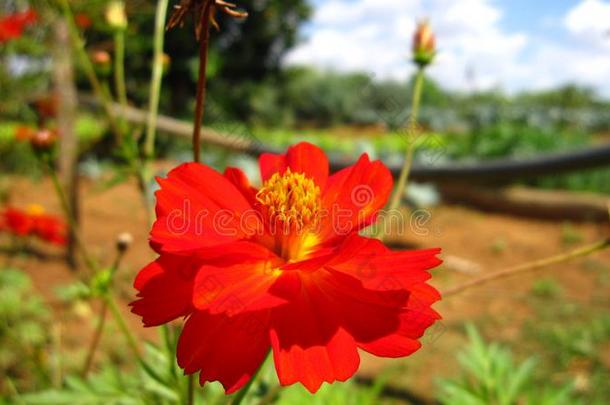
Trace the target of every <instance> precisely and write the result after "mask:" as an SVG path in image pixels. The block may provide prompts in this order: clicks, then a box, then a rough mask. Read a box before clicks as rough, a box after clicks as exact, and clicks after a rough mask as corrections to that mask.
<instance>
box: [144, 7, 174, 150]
mask: <svg viewBox="0 0 610 405" xmlns="http://www.w3.org/2000/svg"><path fill="white" fill-rule="evenodd" d="M168 3H169V0H159V1H158V2H157V11H156V17H155V36H154V43H153V49H154V53H153V60H152V78H151V80H150V95H149V101H148V118H147V120H146V140H145V143H144V157H145V158H146V160H151V159H152V158H153V157H154V156H155V134H156V127H157V115H158V114H159V98H160V94H161V82H162V79H163V42H164V39H165V35H164V34H165V19H166V17H167V7H168Z"/></svg>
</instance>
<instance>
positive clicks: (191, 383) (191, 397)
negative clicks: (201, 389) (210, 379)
mask: <svg viewBox="0 0 610 405" xmlns="http://www.w3.org/2000/svg"><path fill="white" fill-rule="evenodd" d="M186 394H187V395H186V403H187V404H188V405H193V404H194V403H195V374H189V376H188V385H187V393H186Z"/></svg>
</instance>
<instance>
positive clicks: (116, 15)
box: [106, 0, 127, 30]
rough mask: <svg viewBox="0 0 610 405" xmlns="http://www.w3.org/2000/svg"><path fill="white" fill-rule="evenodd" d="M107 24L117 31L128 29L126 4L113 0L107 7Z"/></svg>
mask: <svg viewBox="0 0 610 405" xmlns="http://www.w3.org/2000/svg"><path fill="white" fill-rule="evenodd" d="M106 22H107V23H108V25H110V26H111V27H112V28H114V29H116V30H124V29H125V28H127V15H126V14H125V3H124V2H123V1H121V0H113V1H111V2H110V3H109V4H108V6H107V7H106Z"/></svg>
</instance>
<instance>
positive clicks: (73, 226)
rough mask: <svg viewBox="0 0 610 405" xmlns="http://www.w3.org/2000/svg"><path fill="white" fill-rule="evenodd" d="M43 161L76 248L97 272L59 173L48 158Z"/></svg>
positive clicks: (88, 264) (43, 158) (91, 268)
mask: <svg viewBox="0 0 610 405" xmlns="http://www.w3.org/2000/svg"><path fill="white" fill-rule="evenodd" d="M41 159H42V161H43V163H45V165H46V167H47V171H48V172H49V176H50V177H51V181H52V182H53V187H54V188H55V193H56V194H57V196H58V198H59V201H60V204H61V208H62V210H63V212H64V216H65V217H66V220H67V221H68V226H69V227H70V231H71V232H72V234H73V235H74V239H75V242H76V247H77V248H78V250H79V251H80V253H81V255H82V256H83V259H84V260H85V264H86V265H87V267H88V268H89V269H90V270H91V271H93V272H96V271H97V270H98V266H97V264H96V263H95V261H94V260H93V259H92V258H91V256H90V255H89V252H88V251H87V248H86V246H85V244H84V243H83V239H82V237H81V234H80V232H79V229H78V224H77V223H76V219H75V218H74V215H72V210H71V209H70V204H69V203H68V198H67V197H66V193H64V190H63V187H62V186H61V183H60V181H59V178H58V177H57V173H55V169H54V168H53V165H52V164H51V162H49V158H48V156H46V157H42V158H41Z"/></svg>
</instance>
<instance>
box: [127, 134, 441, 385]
mask: <svg viewBox="0 0 610 405" xmlns="http://www.w3.org/2000/svg"><path fill="white" fill-rule="evenodd" d="M260 170H261V176H262V180H263V185H262V187H261V188H260V189H256V188H255V187H253V186H251V185H250V183H249V182H248V179H247V178H246V176H245V175H244V173H243V172H242V171H241V170H239V169H235V168H228V169H227V170H226V171H225V173H224V174H220V173H218V172H216V171H214V170H213V169H211V168H209V167H208V166H205V165H202V164H197V163H187V164H183V165H181V166H179V167H177V168H175V169H174V170H172V171H171V172H170V173H169V174H168V177H167V178H165V179H158V181H159V184H160V186H161V189H160V190H159V191H157V193H156V197H157V206H156V213H157V220H156V222H155V224H154V225H153V228H152V231H151V235H150V242H151V246H152V247H153V249H155V250H156V251H157V252H158V253H159V254H160V256H159V258H158V259H157V260H156V261H154V262H152V263H150V264H149V265H147V266H146V267H144V268H143V269H142V270H141V271H140V273H139V274H138V276H137V278H136V280H135V284H134V285H135V288H136V289H137V290H138V297H139V298H138V300H136V301H135V302H133V303H132V304H131V306H132V311H133V312H134V313H135V314H138V315H140V316H141V317H142V320H143V323H144V325H145V326H155V325H160V324H164V323H167V322H170V321H172V320H174V319H176V318H179V317H187V320H186V324H185V326H184V329H183V331H182V334H181V336H180V340H179V343H178V353H177V357H178V364H179V365H180V367H182V368H183V369H184V371H185V373H187V374H192V373H196V372H200V376H199V380H200V383H201V384H204V383H205V382H206V381H220V382H221V383H222V384H223V386H224V387H225V390H226V392H227V393H228V394H229V393H232V392H235V391H237V390H239V389H240V388H241V387H243V386H244V384H246V383H247V382H248V381H249V380H250V378H252V376H253V374H254V373H255V372H256V370H257V369H258V368H259V367H260V365H261V363H262V362H263V360H264V359H265V356H266V355H267V353H268V352H269V350H271V351H272V352H273V358H274V362H275V368H276V370H277V374H278V377H279V381H280V383H281V384H282V385H290V384H294V383H297V382H300V383H302V384H303V385H304V386H305V387H306V388H307V389H308V390H309V391H311V392H315V391H316V390H318V388H319V387H320V385H321V384H322V383H323V382H329V383H331V382H333V381H345V380H347V379H348V378H350V377H351V376H352V375H353V374H354V373H355V372H356V371H357V369H358V366H359V362H360V357H359V354H358V350H359V349H360V350H364V351H366V352H369V353H372V354H374V355H377V356H381V357H403V356H408V355H410V354H411V353H413V352H415V351H416V350H418V349H419V348H420V346H421V344H420V342H419V341H418V339H419V338H420V337H421V336H422V335H423V334H424V331H425V330H426V329H427V328H428V327H429V326H430V325H432V324H433V323H434V322H435V321H436V320H438V319H440V315H439V314H438V313H437V312H436V311H434V310H433V309H432V308H431V305H432V304H433V303H434V302H436V301H438V300H439V299H440V295H439V293H438V292H437V291H436V290H435V289H434V288H433V287H431V286H429V285H428V284H427V283H426V281H427V280H428V279H429V278H430V275H429V273H428V272H427V270H429V269H431V268H433V267H435V266H437V265H438V264H439V263H440V262H441V261H440V260H439V259H438V258H437V257H436V256H437V254H439V252H440V249H430V250H421V251H404V252H394V251H391V250H389V249H388V248H387V247H386V246H384V245H383V244H382V243H381V242H380V241H379V240H377V239H370V238H366V237H363V236H360V235H359V234H358V232H359V231H360V230H362V229H363V228H365V227H367V226H369V225H371V224H372V223H373V222H375V220H376V217H377V215H378V212H379V210H380V209H381V208H382V207H383V206H384V205H385V204H386V201H387V199H388V196H389V194H390V192H391V189H392V177H391V174H390V172H389V171H388V169H387V168H386V167H385V166H384V165H383V163H381V162H379V161H374V162H371V161H370V160H369V158H368V156H367V155H363V156H362V157H361V158H360V159H359V160H358V162H357V163H356V164H355V165H353V166H351V167H348V168H345V169H343V170H341V171H339V172H337V173H335V174H333V175H330V176H329V165H328V159H327V157H326V155H325V154H324V152H323V151H322V150H321V149H319V148H318V147H316V146H314V145H311V144H308V143H300V144H298V145H295V146H293V147H291V148H289V149H288V151H287V153H286V154H283V155H276V154H263V155H262V156H261V158H260Z"/></svg>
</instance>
